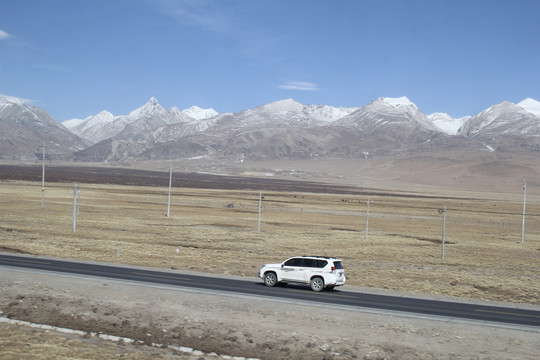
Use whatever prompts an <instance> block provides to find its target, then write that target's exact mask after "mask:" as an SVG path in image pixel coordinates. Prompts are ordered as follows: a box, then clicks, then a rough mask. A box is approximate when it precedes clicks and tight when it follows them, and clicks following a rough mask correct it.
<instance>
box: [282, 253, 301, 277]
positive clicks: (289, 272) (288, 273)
mask: <svg viewBox="0 0 540 360" xmlns="http://www.w3.org/2000/svg"><path fill="white" fill-rule="evenodd" d="M303 264H304V259H302V258H291V259H289V260H287V261H285V262H284V263H283V266H282V267H281V278H282V279H283V280H286V281H292V282H305V280H304V279H305V276H306V271H305V268H304V267H303Z"/></svg>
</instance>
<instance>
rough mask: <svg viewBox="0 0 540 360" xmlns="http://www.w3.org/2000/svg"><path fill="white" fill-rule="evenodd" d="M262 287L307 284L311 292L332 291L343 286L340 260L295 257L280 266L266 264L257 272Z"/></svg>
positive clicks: (324, 257) (342, 268) (342, 270)
mask: <svg viewBox="0 0 540 360" xmlns="http://www.w3.org/2000/svg"><path fill="white" fill-rule="evenodd" d="M259 277H260V278H261V279H263V281H264V285H266V286H275V285H277V284H287V283H299V284H309V286H310V287H311V289H312V290H313V291H321V290H323V289H325V288H326V289H328V290H332V289H333V288H334V287H336V286H343V285H345V268H344V267H343V265H342V263H341V260H340V259H336V258H332V257H326V256H296V257H293V258H290V259H288V260H285V261H284V262H282V263H281V264H267V265H264V266H263V267H262V268H261V269H260V270H259Z"/></svg>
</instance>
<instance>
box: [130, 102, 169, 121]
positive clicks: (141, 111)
mask: <svg viewBox="0 0 540 360" xmlns="http://www.w3.org/2000/svg"><path fill="white" fill-rule="evenodd" d="M163 113H165V109H164V108H163V107H162V106H161V105H160V104H159V102H158V101H157V99H156V98H155V97H151V98H150V100H148V101H147V102H146V104H144V105H143V106H141V107H140V108H138V109H135V110H133V111H132V112H130V113H129V114H128V115H127V117H128V118H141V117H152V116H155V115H158V114H159V115H161V114H163Z"/></svg>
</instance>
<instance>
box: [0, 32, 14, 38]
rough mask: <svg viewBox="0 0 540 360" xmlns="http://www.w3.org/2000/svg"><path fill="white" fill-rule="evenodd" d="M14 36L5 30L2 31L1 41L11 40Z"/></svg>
mask: <svg viewBox="0 0 540 360" xmlns="http://www.w3.org/2000/svg"><path fill="white" fill-rule="evenodd" d="M12 36H13V35H10V34H8V33H7V32H5V31H4V30H1V29H0V40H4V39H9V38H10V37H12Z"/></svg>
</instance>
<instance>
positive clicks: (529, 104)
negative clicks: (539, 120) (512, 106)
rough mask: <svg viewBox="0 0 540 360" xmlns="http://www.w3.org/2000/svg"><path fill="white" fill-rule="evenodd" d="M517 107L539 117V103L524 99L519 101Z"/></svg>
mask: <svg viewBox="0 0 540 360" xmlns="http://www.w3.org/2000/svg"><path fill="white" fill-rule="evenodd" d="M517 105H518V106H520V107H521V108H523V109H525V110H526V111H528V112H530V113H532V114H534V115H536V116H539V117H540V101H536V100H534V99H531V98H526V99H525V100H523V101H520V102H519V103H518V104H517Z"/></svg>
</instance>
